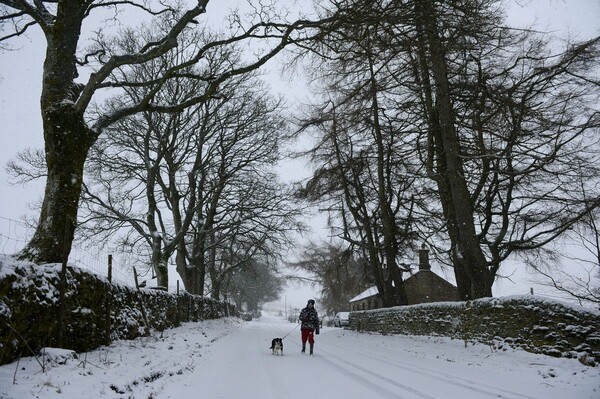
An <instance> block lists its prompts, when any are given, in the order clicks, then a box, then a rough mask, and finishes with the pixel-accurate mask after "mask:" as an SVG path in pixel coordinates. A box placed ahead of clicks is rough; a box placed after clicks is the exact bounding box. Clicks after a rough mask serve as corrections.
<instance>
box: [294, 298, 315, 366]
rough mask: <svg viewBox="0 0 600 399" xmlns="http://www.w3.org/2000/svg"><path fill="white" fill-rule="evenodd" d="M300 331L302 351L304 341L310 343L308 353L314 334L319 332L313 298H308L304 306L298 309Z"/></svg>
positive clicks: (303, 349) (304, 349)
mask: <svg viewBox="0 0 600 399" xmlns="http://www.w3.org/2000/svg"><path fill="white" fill-rule="evenodd" d="M299 319H300V322H301V323H302V325H301V326H300V332H301V334H302V353H305V352H306V341H308V343H309V344H310V354H311V355H312V354H313V349H314V346H315V334H319V315H318V313H317V310H316V309H315V301H314V299H309V300H308V303H307V304H306V307H305V308H304V309H302V310H301V311H300V317H299Z"/></svg>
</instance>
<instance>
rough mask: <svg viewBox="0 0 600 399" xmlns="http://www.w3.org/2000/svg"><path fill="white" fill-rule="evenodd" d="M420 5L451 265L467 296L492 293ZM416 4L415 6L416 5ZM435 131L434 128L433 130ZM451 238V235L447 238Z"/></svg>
mask: <svg viewBox="0 0 600 399" xmlns="http://www.w3.org/2000/svg"><path fill="white" fill-rule="evenodd" d="M419 3H420V4H421V5H422V8H421V12H420V13H418V14H417V15H419V16H420V17H421V19H422V21H423V24H424V33H425V40H426V43H427V47H428V50H429V63H430V65H431V72H432V76H433V79H434V82H435V116H436V117H437V122H438V123H437V124H436V125H437V126H436V127H437V128H438V129H439V130H438V131H437V132H435V131H434V132H433V136H434V140H437V141H438V143H437V144H438V145H435V146H434V147H435V149H436V150H437V154H436V156H437V158H438V159H440V160H441V162H442V163H443V164H444V166H445V169H444V170H443V172H444V173H443V176H441V177H440V180H438V184H440V181H442V180H443V181H444V183H445V184H447V187H445V188H446V189H447V198H445V199H444V198H443V199H442V200H443V201H444V200H446V201H447V202H446V205H447V206H448V207H450V208H451V212H449V214H450V215H453V216H454V218H455V220H453V221H452V220H450V221H449V223H454V226H455V227H456V237H454V239H455V240H456V242H454V243H453V246H456V249H457V251H458V253H457V255H458V254H460V256H461V258H462V259H463V261H462V262H460V263H459V264H455V267H458V268H464V269H463V270H462V271H463V272H464V273H460V275H461V278H462V277H463V276H464V277H466V278H468V280H469V283H470V284H469V286H468V290H469V293H470V295H469V296H470V299H476V298H483V297H490V296H492V284H493V276H492V278H490V277H491V276H489V274H490V273H489V270H488V265H487V260H486V258H485V255H484V253H483V251H482V249H481V247H480V245H479V240H478V237H477V232H476V229H475V222H474V212H473V204H472V200H471V195H470V193H469V190H468V187H467V184H466V181H465V178H464V168H463V165H462V160H461V158H460V143H459V139H458V133H457V131H456V128H455V125H454V122H455V118H454V111H453V107H452V101H451V94H450V83H449V81H448V74H447V69H446V59H445V55H444V50H443V48H442V43H441V40H440V37H439V32H438V30H437V17H436V9H435V7H434V6H433V5H432V3H431V1H423V2H419ZM417 7H419V6H418V5H417ZM436 130H437V129H436ZM445 184H444V185H445ZM451 238H452V237H451Z"/></svg>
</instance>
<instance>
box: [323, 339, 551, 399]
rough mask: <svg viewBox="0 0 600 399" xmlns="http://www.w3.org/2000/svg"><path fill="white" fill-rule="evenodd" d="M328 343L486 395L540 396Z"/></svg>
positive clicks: (524, 398)
mask: <svg viewBox="0 0 600 399" xmlns="http://www.w3.org/2000/svg"><path fill="white" fill-rule="evenodd" d="M324 343H325V344H326V345H331V346H337V347H338V348H341V349H344V350H346V351H350V352H354V353H356V354H358V355H361V356H365V357H368V358H370V359H374V360H377V361H379V362H381V363H384V364H388V365H391V366H395V367H398V368H401V369H403V370H407V371H410V372H413V373H414V372H415V371H417V370H418V371H419V372H421V373H422V374H423V375H427V376H428V377H431V378H434V379H436V380H443V381H445V382H447V383H449V384H452V385H455V386H459V387H462V388H467V389H470V390H472V391H475V392H479V393H483V394H485V395H489V396H492V397H495V398H505V399H512V398H522V399H539V398H535V397H533V396H528V395H524V394H521V393H518V392H513V391H509V390H507V389H503V388H498V387H495V386H491V385H488V384H484V383H481V382H475V381H472V380H468V379H466V378H462V377H459V376H456V375H452V374H448V373H444V372H441V371H437V370H431V369H428V368H425V367H422V366H416V365H414V364H412V363H410V364H409V363H405V362H402V361H398V360H397V359H391V358H389V357H387V356H386V357H380V356H374V355H372V354H370V353H367V352H363V351H359V350H357V349H354V348H348V347H346V346H344V345H340V344H335V343H332V342H324ZM456 380H459V381H462V382H458V381H456ZM504 395H510V396H504Z"/></svg>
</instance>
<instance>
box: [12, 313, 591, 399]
mask: <svg viewBox="0 0 600 399" xmlns="http://www.w3.org/2000/svg"><path fill="white" fill-rule="evenodd" d="M295 327H296V325H295V324H290V323H288V322H286V321H285V320H283V319H282V318H279V317H275V316H269V315H265V316H263V317H262V318H260V319H258V320H254V321H251V322H242V321H240V320H238V319H233V318H230V319H224V320H211V321H205V322H200V323H187V324H185V325H183V326H182V327H179V328H176V329H172V330H168V331H164V332H163V333H154V335H153V336H151V337H148V338H142V339H137V340H135V341H118V342H115V343H113V344H112V345H111V346H110V347H104V348H101V349H98V350H95V351H92V352H88V353H83V354H79V355H78V358H77V359H69V360H67V361H66V363H65V364H58V363H56V362H50V363H49V364H48V365H47V370H46V372H45V373H43V372H42V371H41V367H40V365H39V364H38V362H37V361H36V360H35V358H23V359H21V360H20V362H19V363H17V362H14V363H12V364H8V365H4V366H1V367H0V398H2V399H6V398H14V399H25V398H44V399H45V398H62V399H70V398H77V399H80V398H140V399H141V398H143V399H149V398H157V399H162V398H179V399H185V398H194V399H212V398H228V399H235V398H244V399H246V398H261V399H269V398H277V399H300V398H302V399H304V398H328V399H329V398H361V399H364V398H369V399H371V398H404V399H412V398H419V399H421V398H428V399H431V398H441V399H452V398H460V399H471V398H511V399H512V398H523V399H533V398H539V399H552V398H556V399H567V398H568V399H583V398H590V399H598V398H600V367H596V368H592V367H587V366H584V365H582V364H580V363H579V362H578V361H577V360H572V359H555V358H552V357H548V356H542V355H534V354H530V353H527V352H523V351H517V350H511V349H507V350H506V351H501V350H500V351H498V350H492V349H491V348H490V347H488V346H485V345H472V344H468V345H467V346H466V347H465V343H464V342H463V341H456V340H454V341H453V340H449V339H446V338H439V337H406V336H381V335H373V334H359V333H356V332H353V331H349V330H342V329H339V328H323V329H322V332H321V334H320V335H317V336H316V338H317V343H316V345H315V356H312V357H310V356H307V355H303V354H301V353H300V343H299V334H300V333H299V330H298V329H297V328H295ZM290 331H291V333H290V334H289V335H288V336H287V337H286V338H285V339H284V356H273V355H272V354H271V351H270V350H269V349H268V348H269V346H270V342H271V339H272V338H275V337H283V336H284V335H286V334H287V333H288V332H290ZM54 352H55V351H50V353H51V354H53V353H54ZM59 353H60V352H59ZM41 360H42V359H40V361H41ZM46 361H47V362H48V360H46Z"/></svg>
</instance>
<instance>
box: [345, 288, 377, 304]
mask: <svg viewBox="0 0 600 399" xmlns="http://www.w3.org/2000/svg"><path fill="white" fill-rule="evenodd" d="M378 293H379V291H378V290H377V287H376V286H373V287H371V288H367V289H366V290H364V291H363V292H361V293H360V294H358V295H357V296H355V297H354V298H352V299H350V300H349V301H348V302H356V301H360V300H361V299H365V298H368V297H370V296H374V295H377V294H378Z"/></svg>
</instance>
